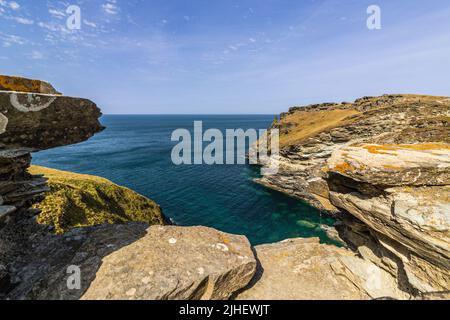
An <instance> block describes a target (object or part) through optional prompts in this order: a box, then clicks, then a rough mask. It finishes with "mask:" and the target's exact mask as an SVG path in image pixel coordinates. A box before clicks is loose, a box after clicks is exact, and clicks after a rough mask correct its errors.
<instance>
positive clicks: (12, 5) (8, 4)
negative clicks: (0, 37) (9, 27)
mask: <svg viewBox="0 0 450 320" xmlns="http://www.w3.org/2000/svg"><path fill="white" fill-rule="evenodd" d="M0 6H2V7H5V8H8V9H13V10H19V9H20V4H18V3H17V2H15V1H6V0H0ZM2 12H3V11H2Z"/></svg>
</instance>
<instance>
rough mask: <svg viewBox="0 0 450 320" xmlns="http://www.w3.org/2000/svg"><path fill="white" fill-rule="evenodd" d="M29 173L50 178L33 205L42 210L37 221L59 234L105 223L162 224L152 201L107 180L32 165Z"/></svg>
mask: <svg viewBox="0 0 450 320" xmlns="http://www.w3.org/2000/svg"><path fill="white" fill-rule="evenodd" d="M29 172H30V173H31V174H35V175H37V174H41V175H44V176H45V177H46V178H48V179H49V181H48V184H49V187H50V189H51V191H50V192H49V193H48V194H47V195H46V198H45V200H44V201H43V202H41V203H38V204H36V205H35V206H34V207H35V208H37V209H40V210H41V211H42V213H41V214H40V215H39V216H38V223H41V224H47V225H52V226H54V227H55V231H56V232H57V233H59V234H61V233H64V232H66V231H68V230H70V229H72V228H77V227H86V226H94V225H99V224H104V223H110V224H116V223H126V222H130V221H138V222H146V223H149V224H150V225H162V224H165V220H164V217H163V215H162V213H161V208H160V207H159V206H158V205H157V204H156V203H155V202H153V201H152V200H150V199H148V198H146V197H144V196H141V195H139V194H137V193H136V192H134V191H132V190H130V189H127V188H124V187H120V186H118V185H116V184H114V183H112V182H111V181H109V180H106V179H103V178H100V177H96V176H90V175H82V174H76V173H72V172H64V171H59V170H54V169H48V168H43V167H38V166H32V167H31V168H30V169H29Z"/></svg>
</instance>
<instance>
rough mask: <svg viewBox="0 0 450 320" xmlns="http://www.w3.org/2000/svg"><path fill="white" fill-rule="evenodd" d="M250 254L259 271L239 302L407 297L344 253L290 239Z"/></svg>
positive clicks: (361, 261) (380, 272)
mask: <svg viewBox="0 0 450 320" xmlns="http://www.w3.org/2000/svg"><path fill="white" fill-rule="evenodd" d="M255 250H256V254H257V257H258V260H259V262H260V264H261V266H260V267H259V270H258V273H257V276H256V277H255V279H254V281H253V283H252V284H251V286H249V287H248V288H246V290H245V291H243V292H242V293H241V294H239V296H238V299H240V300H276V299H282V300H361V299H378V298H394V299H406V298H408V297H409V295H408V294H407V293H405V292H402V291H401V290H399V289H398V286H397V282H396V279H395V277H393V276H392V275H390V274H389V273H388V272H386V271H384V270H382V269H381V268H379V267H378V266H376V265H375V264H373V263H371V262H368V261H366V260H364V259H361V258H360V257H358V256H357V255H356V254H355V253H353V252H351V251H349V250H346V249H342V248H337V247H335V246H330V245H324V244H320V243H319V239H315V238H311V239H290V240H286V241H283V242H280V243H276V244H269V245H261V246H257V247H256V248H255Z"/></svg>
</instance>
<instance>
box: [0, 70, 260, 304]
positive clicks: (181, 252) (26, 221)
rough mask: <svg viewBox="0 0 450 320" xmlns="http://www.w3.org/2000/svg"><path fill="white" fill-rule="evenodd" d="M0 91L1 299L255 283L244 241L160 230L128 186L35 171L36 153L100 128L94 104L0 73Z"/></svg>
mask: <svg viewBox="0 0 450 320" xmlns="http://www.w3.org/2000/svg"><path fill="white" fill-rule="evenodd" d="M0 89H1V90H0V102H1V104H0V106H1V109H0V112H1V113H0V148H1V149H0V299H2V298H3V299H81V298H83V299H229V298H230V297H231V296H232V295H233V294H235V293H236V292H237V291H239V290H241V289H242V288H243V287H245V286H246V285H247V284H248V283H249V282H250V280H251V279H252V278H253V276H254V274H255V271H256V264H257V262H256V259H255V257H254V254H253V251H252V248H251V245H250V243H249V242H248V240H247V239H246V238H245V237H243V236H236V235H231V234H226V233H222V232H220V231H217V230H214V229H210V228H205V227H192V228H184V227H174V226H163V225H164V224H167V223H168V222H167V221H166V220H165V219H164V216H163V215H162V213H161V209H160V207H159V206H158V205H157V204H156V203H154V202H153V201H151V200H149V199H147V198H145V197H142V196H140V195H138V194H136V193H135V192H133V191H131V190H129V189H126V188H123V187H120V186H117V185H115V184H113V183H112V182H110V181H108V180H106V179H102V178H99V177H93V176H87V175H79V174H74V173H69V172H62V171H58V170H53V169H47V168H42V167H31V168H30V161H31V156H30V153H31V152H34V151H39V150H43V149H47V148H52V147H57V146H62V145H67V144H71V143H77V142H81V141H84V140H86V139H88V138H89V137H91V136H92V135H94V134H95V133H97V132H99V131H101V130H102V127H101V125H100V124H99V122H98V118H99V117H100V115H101V113H100V110H99V109H98V108H97V107H96V105H95V104H94V103H93V102H91V101H89V100H85V99H79V98H70V97H65V96H62V95H61V94H60V93H58V92H56V90H55V89H54V88H53V87H52V86H51V85H50V84H48V83H46V82H41V81H38V80H29V79H23V78H18V77H7V76H0ZM32 206H33V207H32ZM129 221H142V223H138V222H130V223H126V222H129ZM124 222H125V223H124ZM105 223H109V224H105ZM117 223H119V224H117ZM149 224H150V225H159V226H152V227H149ZM54 231H57V233H59V234H55V232H54ZM74 268H75V269H74ZM71 270H75V271H76V270H79V272H80V273H79V276H80V277H79V285H77V284H76V282H77V281H76V280H75V286H71V285H70V281H71V278H70V276H71V274H72V273H71V272H72V271H71Z"/></svg>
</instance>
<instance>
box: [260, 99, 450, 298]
mask: <svg viewBox="0 0 450 320" xmlns="http://www.w3.org/2000/svg"><path fill="white" fill-rule="evenodd" d="M346 112H347V113H348V114H346ZM449 119H450V99H449V98H448V97H435V96H425V95H384V96H381V97H364V98H361V99H358V100H356V101H355V102H354V103H336V104H333V103H331V104H330V103H327V104H320V105H312V106H306V107H294V108H291V109H290V110H289V112H288V113H285V114H282V115H281V119H280V121H279V122H278V123H277V124H276V126H277V127H278V128H279V129H280V132H282V138H281V139H280V141H284V144H283V145H282V148H281V152H280V154H281V157H280V159H278V160H273V161H278V162H279V167H280V170H279V173H278V174H277V175H274V176H266V177H263V178H262V179H260V180H257V181H259V182H260V183H262V184H263V185H266V186H268V187H271V188H273V189H276V190H279V191H282V192H286V193H288V194H290V195H293V196H295V197H298V198H301V199H303V200H305V201H307V202H309V203H310V204H311V205H313V206H315V207H317V208H318V209H320V210H322V211H324V212H328V213H331V214H333V215H335V216H336V217H338V218H339V219H340V220H341V221H342V223H341V224H340V227H339V230H340V236H341V238H344V239H345V240H346V241H347V243H348V244H349V246H350V247H352V248H354V249H355V250H358V251H359V252H360V253H362V252H363V253H364V255H363V258H364V259H366V260H370V261H371V262H374V263H375V264H376V265H378V266H379V267H380V268H383V269H384V270H386V271H388V272H390V273H391V275H392V276H394V277H396V278H397V281H398V285H399V287H400V288H401V289H402V290H403V291H406V292H409V293H411V294H412V295H413V296H414V295H417V296H420V295H423V294H426V293H432V292H439V291H448V290H450V274H449V271H448V270H450V265H449V261H450V241H449V239H450V207H449V203H450V202H449V198H448V194H449V190H448V188H449V185H450V152H449V150H450V149H449V146H450V126H449ZM310 125H312V126H313V128H309V127H310ZM308 128H309V129H308ZM369 252H370V253H369Z"/></svg>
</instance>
